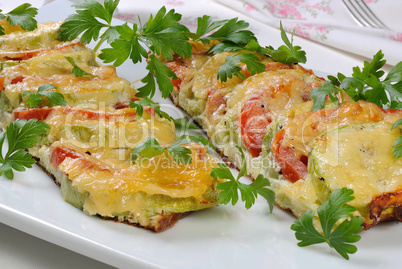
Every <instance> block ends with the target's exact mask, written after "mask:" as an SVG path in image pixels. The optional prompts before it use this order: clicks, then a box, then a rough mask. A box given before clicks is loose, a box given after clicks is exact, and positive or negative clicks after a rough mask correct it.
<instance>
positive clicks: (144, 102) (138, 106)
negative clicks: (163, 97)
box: [130, 97, 173, 120]
mask: <svg viewBox="0 0 402 269" xmlns="http://www.w3.org/2000/svg"><path fill="white" fill-rule="evenodd" d="M144 106H147V107H151V108H152V109H153V110H154V111H155V113H156V114H157V115H158V116H159V117H161V118H164V119H167V120H173V119H172V117H170V116H169V114H168V113H166V112H165V111H162V110H161V109H160V108H161V106H160V104H158V103H155V102H154V101H152V100H151V99H149V98H147V97H144V98H142V99H141V100H137V101H134V102H131V101H130V107H131V108H135V111H136V112H137V115H136V117H135V118H136V119H141V117H142V114H143V113H144Z"/></svg>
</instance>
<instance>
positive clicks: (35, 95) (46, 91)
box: [22, 83, 67, 107]
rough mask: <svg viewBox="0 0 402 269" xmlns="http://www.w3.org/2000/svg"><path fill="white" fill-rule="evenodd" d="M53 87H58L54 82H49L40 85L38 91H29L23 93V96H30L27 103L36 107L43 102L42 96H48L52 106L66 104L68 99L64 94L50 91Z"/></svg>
mask: <svg viewBox="0 0 402 269" xmlns="http://www.w3.org/2000/svg"><path fill="white" fill-rule="evenodd" d="M51 89H58V87H56V86H55V85H53V84H50V83H47V84H42V85H40V86H39V88H38V91H37V92H27V91H25V92H24V93H23V94H22V97H26V96H28V99H27V105H28V106H29V107H36V106H37V105H39V104H40V103H41V102H42V96H44V97H46V98H47V100H48V101H49V104H50V106H52V107H53V106H56V105H57V106H65V105H67V101H66V100H65V99H64V96H63V94H61V93H59V92H54V91H50V90H51Z"/></svg>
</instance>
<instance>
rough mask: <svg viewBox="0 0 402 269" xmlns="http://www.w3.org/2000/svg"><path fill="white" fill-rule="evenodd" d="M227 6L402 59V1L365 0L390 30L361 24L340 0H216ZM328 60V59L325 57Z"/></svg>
mask: <svg viewBox="0 0 402 269" xmlns="http://www.w3.org/2000/svg"><path fill="white" fill-rule="evenodd" d="M214 1H216V2H218V3H220V4H222V5H224V6H226V7H228V8H231V9H234V10H236V11H238V12H241V13H242V14H245V15H247V16H250V17H252V18H253V19H256V20H259V21H260V22H263V23H265V24H268V25H270V26H273V27H276V28H279V24H280V22H282V25H283V27H284V28H285V30H286V31H288V32H292V31H293V30H294V31H295V34H296V35H299V36H302V37H304V38H307V39H311V40H314V41H316V42H320V43H323V44H325V45H328V46H332V47H334V48H337V49H340V50H343V51H345V52H348V53H354V54H357V55H360V56H364V57H367V58H372V56H373V55H374V54H375V53H376V52H377V51H378V50H380V49H381V50H382V52H383V53H384V54H385V59H387V63H389V64H391V65H395V64H396V63H398V62H400V61H401V60H402V16H401V12H402V2H401V1H400V0H365V1H366V3H367V4H368V6H369V7H370V8H371V9H372V10H373V12H374V13H375V14H376V15H377V16H378V17H379V18H380V19H381V20H383V22H384V23H385V24H386V25H387V26H388V27H389V28H390V29H388V30H383V29H373V28H367V27H362V26H359V25H358V24H357V23H356V22H355V21H354V19H353V18H352V16H351V15H350V13H349V12H348V10H347V8H346V7H345V6H344V4H343V2H342V1H340V0H214ZM323 61H325V59H323Z"/></svg>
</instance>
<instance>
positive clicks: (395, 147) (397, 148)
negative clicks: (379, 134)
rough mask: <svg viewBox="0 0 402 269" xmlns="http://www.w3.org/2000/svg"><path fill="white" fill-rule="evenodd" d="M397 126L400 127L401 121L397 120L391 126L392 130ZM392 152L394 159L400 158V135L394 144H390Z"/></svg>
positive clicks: (401, 146)
mask: <svg viewBox="0 0 402 269" xmlns="http://www.w3.org/2000/svg"><path fill="white" fill-rule="evenodd" d="M399 125H402V119H399V120H397V121H396V122H395V123H394V125H392V128H391V130H392V129H395V128H396V127H398V126H399ZM392 147H393V149H392V152H393V153H394V158H395V159H397V158H401V157H402V135H401V136H399V137H398V138H397V139H396V140H395V142H394V143H393V144H392Z"/></svg>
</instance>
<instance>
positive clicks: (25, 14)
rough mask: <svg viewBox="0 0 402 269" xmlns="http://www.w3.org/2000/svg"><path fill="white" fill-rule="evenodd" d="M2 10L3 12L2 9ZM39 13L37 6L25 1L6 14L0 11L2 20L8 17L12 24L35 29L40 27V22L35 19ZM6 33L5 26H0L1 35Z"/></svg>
mask: <svg viewBox="0 0 402 269" xmlns="http://www.w3.org/2000/svg"><path fill="white" fill-rule="evenodd" d="M0 12H2V10H1V9H0ZM37 14H38V9H37V8H35V7H32V5H31V4H28V3H25V4H22V5H20V6H18V7H16V8H15V9H13V10H11V11H10V12H8V13H6V14H3V13H0V20H2V19H4V18H6V17H7V19H6V20H7V22H8V23H9V24H11V25H12V26H17V25H19V26H20V27H21V28H22V29H23V30H27V31H33V30H35V29H36V28H37V27H38V23H37V21H36V20H35V19H34V18H35V16H36V15H37ZM4 34H5V32H4V28H3V27H2V26H0V35H4Z"/></svg>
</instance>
